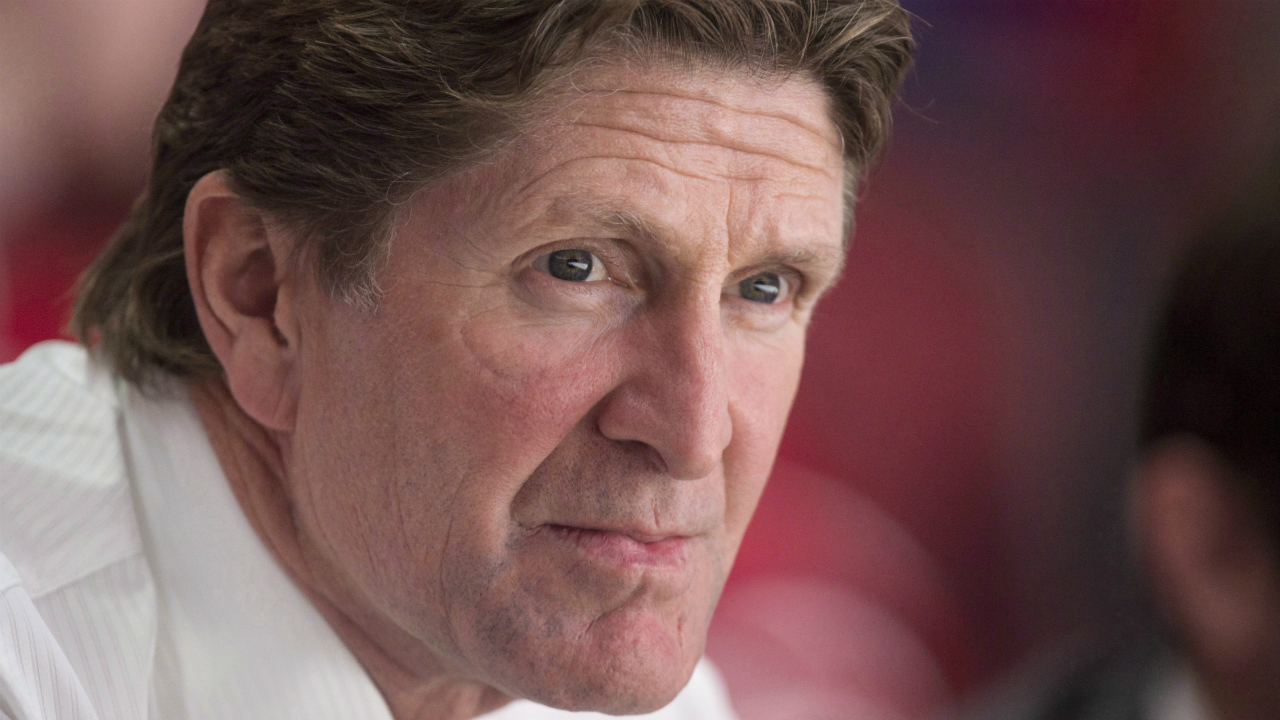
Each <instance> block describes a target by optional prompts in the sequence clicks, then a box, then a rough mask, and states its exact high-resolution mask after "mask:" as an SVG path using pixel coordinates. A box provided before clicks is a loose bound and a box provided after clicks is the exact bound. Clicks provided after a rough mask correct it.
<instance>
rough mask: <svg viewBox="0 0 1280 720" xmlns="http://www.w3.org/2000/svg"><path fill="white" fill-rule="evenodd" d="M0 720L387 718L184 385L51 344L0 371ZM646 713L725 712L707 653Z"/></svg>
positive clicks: (723, 717)
mask: <svg viewBox="0 0 1280 720" xmlns="http://www.w3.org/2000/svg"><path fill="white" fill-rule="evenodd" d="M0 717H3V718H11V719H12V720H79V719H84V720H136V719H140V718H156V719H163V720H206V719H209V720H212V719H214V718H218V719H222V718H226V719H234V720H252V719H254V718H263V719H270V720H292V719H296V720H303V719H306V720H326V719H328V718H332V719H333V720H339V719H341V720H351V719H361V720H390V717H391V716H390V712H389V711H388V709H387V706H386V704H385V702H384V701H383V699H382V696H381V695H380V694H379V692H378V690H377V688H376V687H375V686H374V684H373V682H372V681H371V680H370V679H369V677H368V675H367V674H365V672H364V670H363V669H362V668H361V667H360V665H359V663H358V662H357V661H356V659H355V657H354V656H353V655H352V654H351V653H350V651H348V650H347V648H346V646H345V645H343V644H342V642H341V641H340V640H339V638H338V637H337V635H336V634H335V633H334V631H333V630H332V629H331V628H330V627H329V625H328V624H327V623H326V622H325V620H324V619H323V617H322V616H321V615H320V614H319V613H318V612H317V611H316V610H315V608H314V607H313V606H312V605H311V604H310V602H309V601H308V600H307V599H306V598H305V596H303V594H302V593H301V592H300V591H299V590H298V589H297V588H296V587H295V586H294V585H293V584H292V583H291V581H290V580H289V579H288V577H287V576H286V575H285V574H284V572H283V571H282V570H281V569H280V568H279V566H277V565H276V563H275V561H274V559H273V558H272V557H271V556H270V555H269V554H268V552H267V550H266V549H265V548H264V546H263V545H262V543H261V542H260V541H259V540H258V537H257V535H256V534H255V533H254V532H253V530H252V528H251V527H250V526H249V524H248V522H247V520H246V519H245V518H244V516H243V514H242V513H241V511H240V508H239V506H238V505H237V503H236V500H235V497H234V496H233V495H232V493H231V490H230V488H229V487H228V485H227V482H226V478H225V477H224V476H223V474H222V470H221V468H220V467H219V465H218V462H217V460H216V458H215V457H214V454H213V450H212V448H211V447H210V445H209V442H208V440H207V438H206V436H205V434H204V431H203V428H202V427H201V425H200V423H199V420H198V418H197V417H196V414H195V410H194V408H193V407H192V406H191V404H190V401H189V400H188V399H187V397H186V395H185V393H184V392H181V391H175V392H173V393H168V394H166V396H164V397H146V396H143V395H142V394H140V393H138V392H137V391H136V390H134V389H132V388H129V387H128V386H125V385H124V384H122V383H117V382H114V381H113V380H112V379H111V378H110V377H108V376H107V375H106V374H105V373H103V372H102V371H101V370H99V369H97V368H96V367H94V366H93V365H92V364H90V363H89V361H88V360H87V359H86V356H85V353H84V351H83V350H82V349H81V348H79V347H77V346H74V345H71V344H68V343H60V342H53V343H42V344H40V345H37V346H36V347H34V348H32V349H31V350H29V351H28V352H27V353H25V354H24V355H23V356H22V357H21V358H19V360H18V361H17V362H15V363H12V364H10V365H6V366H2V367H0ZM603 717H606V716H602V715H598V714H595V713H569V712H564V711H559V710H553V709H551V708H546V707H543V706H540V705H536V704H534V703H531V702H527V701H517V702H514V703H511V704H509V705H507V706H506V707H504V708H502V709H501V710H498V711H497V712H495V713H492V714H490V715H486V716H485V718H486V720H568V719H569V718H582V719H584V720H585V719H586V718H603ZM644 717H647V718H651V719H652V720H732V718H733V713H732V711H731V710H730V709H729V705H728V701H727V698H726V696H725V693H724V690H723V685H722V683H721V681H720V679H719V678H718V676H717V675H716V672H715V670H714V669H713V668H712V667H711V666H710V665H709V664H707V663H706V661H704V662H703V663H701V664H700V665H699V667H698V669H697V671H696V672H695V673H694V676H693V679H692V680H691V681H690V683H689V685H688V687H686V688H685V690H684V691H683V692H682V693H681V694H680V695H679V696H678V697H677V698H676V700H675V701H674V702H673V703H672V704H671V705H669V706H667V707H666V708H664V709H663V710H660V711H658V712H656V713H653V714H651V715H646V716H644Z"/></svg>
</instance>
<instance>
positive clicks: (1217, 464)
mask: <svg viewBox="0 0 1280 720" xmlns="http://www.w3.org/2000/svg"><path fill="white" fill-rule="evenodd" d="M1254 190H1255V192H1254V194H1251V195H1250V196H1249V197H1248V198H1247V199H1245V200H1244V201H1242V202H1240V203H1239V204H1237V205H1235V206H1234V207H1232V208H1230V209H1229V211H1227V212H1225V213H1223V214H1222V215H1221V216H1220V217H1218V218H1217V219H1216V220H1214V221H1213V222H1212V223H1210V224H1208V225H1207V226H1206V227H1205V229H1204V230H1202V231H1201V232H1200V233H1199V234H1198V235H1197V236H1196V237H1195V239H1194V241H1193V243H1192V244H1191V246H1190V247H1189V249H1188V251H1187V253H1186V255H1185V256H1184V257H1183V259H1182V263H1181V265H1180V268H1179V271H1178V273H1177V276H1176V279H1175V281H1174V282H1173V284H1172V286H1171V289H1170V293H1169V296H1168V298H1167V302H1166V304H1165V306H1164V308H1163V311H1162V313H1161V315H1160V317H1159V319H1158V322H1157V325H1156V327H1155V331H1154V333H1153V335H1152V338H1151V343H1150V347H1149V356H1148V359H1147V366H1146V377H1145V386H1144V388H1143V394H1142V397H1143V400H1142V405H1141V409H1140V423H1141V427H1140V434H1139V438H1140V458H1139V462H1138V467H1137V470H1136V472H1135V473H1134V478H1133V481H1132V483H1131V487H1130V492H1129V513H1130V518H1131V523H1130V525H1131V538H1132V541H1133V548H1134V550H1135V554H1136V555H1137V560H1138V570H1139V573H1140V574H1141V577H1142V580H1143V582H1144V584H1145V589H1146V593H1147V597H1148V600H1149V602H1150V604H1151V609H1152V610H1153V611H1154V616H1155V619H1156V620H1155V623H1153V627H1152V628H1147V629H1146V630H1145V631H1141V632H1138V633H1135V634H1134V636H1132V637H1129V638H1126V642H1124V643H1121V644H1118V645H1117V646H1116V647H1113V648H1112V649H1110V650H1108V651H1105V652H1101V653H1096V654H1094V655H1093V657H1092V659H1090V660H1088V661H1084V662H1078V663H1076V664H1074V666H1073V667H1072V669H1071V670H1069V671H1067V672H1065V673H1063V674H1059V675H1057V676H1056V677H1055V679H1053V680H1052V681H1050V682H1047V683H1043V682H1041V683H1035V682H1026V683H1024V684H1021V685H1018V684H1014V686H1013V687H1012V689H1007V690H1006V691H1005V692H1002V693H1000V694H998V695H997V696H995V697H993V698H990V699H988V701H987V702H985V703H983V704H982V705H981V706H980V707H978V708H977V709H972V710H970V711H969V712H968V713H966V714H965V716H966V717H968V718H971V719H973V720H976V719H978V718H981V719H983V720H995V719H997V718H999V719H1002V720H1274V718H1280V165H1277V166H1273V168H1272V170H1271V173H1270V175H1269V176H1268V177H1266V178H1265V180H1264V181H1263V182H1261V183H1258V186H1257V187H1256V188H1255V189H1254ZM1050 675H1053V674H1052V673H1050Z"/></svg>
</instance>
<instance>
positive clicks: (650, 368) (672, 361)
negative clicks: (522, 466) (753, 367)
mask: <svg viewBox="0 0 1280 720" xmlns="http://www.w3.org/2000/svg"><path fill="white" fill-rule="evenodd" d="M708 294H709V293H708ZM645 315H647V316H648V317H646V318H645V319H644V320H641V321H638V322H636V323H634V324H633V325H632V327H631V328H629V329H628V330H627V332H628V340H629V342H628V343H627V351H628V359H627V361H626V370H625V372H624V374H623V379H622V381H621V382H620V383H619V385H618V386H617V387H616V388H615V389H614V390H613V392H611V393H610V394H609V395H608V396H606V398H605V399H604V401H603V403H602V407H601V410H600V414H599V416H598V417H599V419H598V421H597V422H598V426H599V428H600V432H601V433H602V434H603V435H604V436H605V437H607V438H609V439H611V440H617V441H634V442H639V443H643V444H645V445H647V446H649V448H651V449H652V451H653V454H654V455H655V459H656V461H657V462H658V463H660V465H661V466H662V470H664V471H665V472H666V473H667V474H668V475H669V476H671V477H673V478H676V479H680V480H696V479H699V478H703V477H706V476H707V475H710V474H711V472H712V471H714V470H715V468H716V467H717V465H718V464H719V463H720V460H721V457H722V456H723V454H724V450H725V448H726V447H728V445H729V440H730V439H731V437H732V435H733V425H732V422H731V420H730V414H729V397H728V387H727V385H728V383H727V375H726V370H725V357H724V352H725V347H724V332H723V326H722V324H721V319H720V298H719V292H716V293H715V298H714V300H712V299H711V298H709V297H708V298H703V299H701V300H700V301H694V300H690V301H688V302H684V303H681V304H680V305H678V306H673V307H669V308H666V309H664V310H655V311H653V312H651V313H646V314H645Z"/></svg>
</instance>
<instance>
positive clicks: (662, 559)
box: [546, 525, 692, 567]
mask: <svg viewBox="0 0 1280 720" xmlns="http://www.w3.org/2000/svg"><path fill="white" fill-rule="evenodd" d="M546 527H547V529H548V530H550V532H551V535H552V536H554V537H555V538H556V539H558V540H561V541H562V542H565V543H568V544H570V545H572V546H574V547H576V548H577V549H579V550H580V551H581V552H582V553H584V554H585V555H587V557H589V558H592V559H594V560H597V561H603V562H605V563H608V564H611V565H621V566H635V567H675V566H678V565H682V564H684V563H685V561H686V560H687V558H688V551H689V546H690V544H691V543H692V540H691V539H690V538H687V537H668V538H662V539H661V540H654V541H651V542H643V541H640V540H636V539H635V538H633V537H631V536H629V535H624V534H622V533H616V532H608V531H605V530H590V529H587V528H577V527H567V526H564V525H548V526H546Z"/></svg>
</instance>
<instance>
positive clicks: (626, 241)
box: [289, 69, 843, 712]
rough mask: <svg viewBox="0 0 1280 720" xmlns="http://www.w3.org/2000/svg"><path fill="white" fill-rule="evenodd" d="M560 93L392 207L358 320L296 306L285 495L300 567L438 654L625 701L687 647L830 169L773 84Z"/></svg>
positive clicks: (830, 245) (656, 696)
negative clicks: (461, 168) (368, 304)
mask: <svg viewBox="0 0 1280 720" xmlns="http://www.w3.org/2000/svg"><path fill="white" fill-rule="evenodd" d="M576 85H577V88H578V90H575V92H574V93H573V94H572V95H570V96H568V97H567V98H565V99H562V100H560V101H557V104H556V105H555V107H554V109H553V111H552V112H551V113H550V114H549V116H547V117H545V118H543V119H542V120H540V121H539V122H538V124H537V126H536V127H535V128H534V129H533V130H532V131H531V132H529V133H527V134H525V135H524V136H523V138H522V139H521V140H519V141H517V142H516V143H514V144H513V145H511V146H509V147H507V148H504V149H503V150H501V151H500V152H499V154H498V156H497V157H496V158H495V159H493V160H492V161H491V162H486V163H484V164H482V165H480V166H478V167H475V168H473V169H470V170H468V171H466V172H464V173H462V174H460V175H458V176H455V177H452V178H450V179H448V180H447V181H444V182H442V183H441V184H439V185H437V186H433V187H431V188H428V189H426V190H424V191H422V192H420V193H419V194H418V195H416V196H415V197H414V199H413V200H412V201H411V202H410V203H409V204H408V205H407V206H406V207H404V208H403V213H402V215H401V218H400V220H399V222H398V224H397V226H396V228H395V232H394V235H393V238H392V240H391V247H390V260H389V264H388V265H387V267H386V269H385V271H384V272H383V273H382V274H381V275H380V277H379V279H380V282H381V284H382V286H383V288H384V290H385V296H384V297H383V298H382V300H381V304H380V305H379V307H378V309H377V310H376V311H373V312H366V311H362V310H359V309H357V308H354V307H352V306H349V305H346V304H343V303H340V302H336V301H328V300H327V299H324V298H321V299H317V300H316V301H315V302H313V304H312V305H311V306H308V307H313V308H314V309H313V310H308V311H306V312H307V315H306V316H305V317H303V318H301V319H302V322H303V327H304V328H305V330H304V332H305V333H306V334H304V336H303V342H302V347H301V350H300V352H301V356H302V364H301V367H303V368H304V371H303V375H302V377H301V379H300V382H301V390H300V397H301V401H300V405H299V408H298V415H297V418H298V419H297V426H296V432H295V433H294V436H293V438H292V439H291V440H290V443H289V445H290V450H289V452H290V455H291V457H290V465H291V468H290V483H291V490H290V492H291V493H292V495H293V501H294V503H295V506H296V508H295V512H296V517H297V521H298V524H299V528H300V534H301V535H302V536H303V538H304V542H305V543H306V544H307V545H308V546H309V552H310V553H311V554H312V555H313V556H314V558H315V561H316V562H320V563H323V564H325V565H326V566H327V567H329V568H330V569H332V570H334V571H336V572H337V573H339V574H340V575H341V576H342V577H343V582H344V583H346V585H347V586H348V587H349V589H350V592H352V593H353V594H355V595H357V596H359V597H360V598H362V600H363V601H364V602H366V603H367V604H368V605H370V606H371V607H373V608H375V609H376V611H377V612H378V613H380V614H381V615H382V616H383V617H385V618H387V619H389V620H390V621H391V622H392V623H394V626H395V627H397V628H398V630H399V631H403V633H404V637H405V638H406V640H408V641H412V642H416V643H420V644H421V646H423V647H425V648H427V649H429V650H430V652H431V653H432V654H433V655H435V656H436V657H438V658H440V659H441V661H442V662H443V663H444V665H445V666H446V667H447V668H448V669H449V670H450V671H451V672H453V673H456V674H458V675H461V676H464V677H469V678H472V679H475V680H479V681H482V682H484V683H487V684H489V685H492V686H494V687H496V688H498V689H500V690H502V691H504V692H506V693H508V694H511V695H514V696H522V697H528V698H531V699H534V700H538V701H540V702H544V703H549V704H553V705H557V706H561V707H567V708H574V709H598V710H605V711H611V712H637V711H642V710H650V709H654V708H656V707H658V706H661V705H663V704H665V703H666V702H667V701H669V700H670V699H671V698H672V697H673V696H674V695H675V694H676V693H677V692H678V691H679V690H680V689H681V688H682V687H683V686H684V684H685V682H686V681H687V679H688V677H689V674H690V673H691V672H692V669H693V666H694V664H695V663H696V662H697V660H698V659H699V657H700V656H701V655H702V650H703V644H704V638H705V633H706V629H707V624H708V622H709V620H710V618H711V613H712V609H713V608H714V606H715V602H716V598H717V596H718V595H719V592H720V589H721V586H722V584H723V583H724V580H725V576H726V574H727V573H728V572H729V568H730V565H731V564H732V562H733V558H734V554H735V553H736V551H737V548H738V544H739V541H740V540H741V538H742V534H743V531H744V530H745V529H746V525H747V522H748V520H749V519H750V517H751V514H752V512H753V510H754V508H755V505H756V502H757V500H758V498H759V496H760V493H761V490H762V489H763V487H764V484H765V480H766V479H767V477H768V475H769V471H770V467H771V466H772V463H773V459H774V455H775V452H776V450H777V445H778V441H779V438H780V436H781V434H782V430H783V426H784V423H785V420H786V417H787V413H788V411H789V409H790V405H791V401H792V398H793V396H794V394H795V390H796V385H797V382H798V380H799V376H800V367H801V363H802V359H803V352H804V338H805V327H806V325H807V323H808V320H809V316H810V313H811V310H812V307H813V304H814V302H815V300H816V299H817V297H818V296H819V295H820V294H821V293H822V291H823V290H824V289H826V287H827V286H828V285H829V284H830V283H831V282H833V281H834V279H835V277H836V275H837V274H838V272H839V268H840V265H841V263H842V261H843V237H842V181H843V176H842V173H843V170H842V161H841V156H840V151H839V141H838V138H837V135H836V131H835V128H834V126H833V125H832V123H831V122H830V120H829V119H828V117H827V111H826V103H825V101H824V98H823V96H822V94H821V92H820V91H819V90H818V89H817V88H816V87H815V86H813V85H811V84H809V83H806V82H803V81H800V80H798V79H792V80H787V81H785V82H783V81H776V82H763V81H760V80H758V79H751V78H749V77H746V76H745V75H737V74H723V73H722V74H711V73H705V74H703V73H690V72H656V71H652V70H650V71H644V72H640V71H634V70H620V69H604V70H597V71H595V72H594V73H593V74H591V75H588V76H586V77H583V78H578V80H577V82H576ZM606 91H607V92H606ZM316 292H317V298H319V294H318V291H316Z"/></svg>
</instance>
